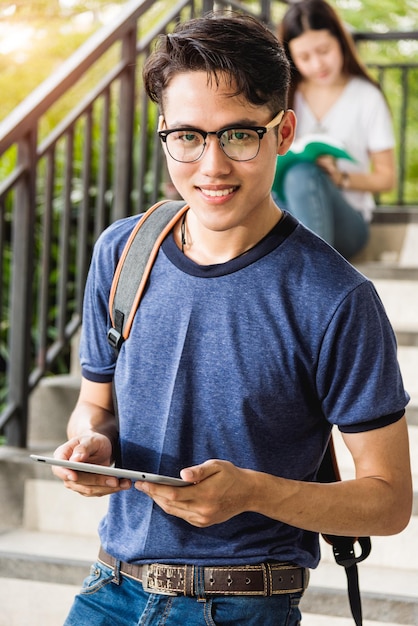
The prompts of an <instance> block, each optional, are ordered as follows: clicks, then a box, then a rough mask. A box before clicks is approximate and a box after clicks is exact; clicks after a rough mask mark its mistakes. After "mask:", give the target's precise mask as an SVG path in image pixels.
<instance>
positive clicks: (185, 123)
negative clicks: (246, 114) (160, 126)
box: [167, 119, 263, 132]
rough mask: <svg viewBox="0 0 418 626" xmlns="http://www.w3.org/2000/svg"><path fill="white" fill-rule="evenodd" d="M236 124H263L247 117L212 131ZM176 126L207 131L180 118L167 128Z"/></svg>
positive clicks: (171, 128) (172, 128)
mask: <svg viewBox="0 0 418 626" xmlns="http://www.w3.org/2000/svg"><path fill="white" fill-rule="evenodd" d="M236 126H237V127H245V128H247V127H249V126H250V127H251V126H257V127H259V126H263V125H262V124H260V122H258V121H255V120H249V119H241V120H234V121H233V122H230V123H228V124H224V125H223V126H221V127H220V128H217V129H214V132H215V131H216V130H222V128H235V127H236ZM167 127H168V126H167ZM176 128H189V129H190V130H205V131H207V129H206V128H202V127H201V126H194V125H193V124H190V123H189V122H182V121H181V120H175V121H174V122H173V123H172V124H170V128H169V130H174V129H176ZM209 132H210V131H209Z"/></svg>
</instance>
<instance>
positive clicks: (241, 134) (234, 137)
mask: <svg viewBox="0 0 418 626" xmlns="http://www.w3.org/2000/svg"><path fill="white" fill-rule="evenodd" d="M248 137H249V134H248V132H247V131H246V130H242V129H238V130H231V131H230V132H229V133H228V139H229V141H245V140H246V139H248Z"/></svg>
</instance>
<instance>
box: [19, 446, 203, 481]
mask: <svg viewBox="0 0 418 626" xmlns="http://www.w3.org/2000/svg"><path fill="white" fill-rule="evenodd" d="M30 458H31V459H32V460H33V461H39V462H40V463H47V464H48V465H57V466H59V467H68V468H69V469H72V470H75V471H76V472H88V473H89V474H102V475H105V476H115V477H116V478H129V479H130V480H132V481H133V482H135V481H137V480H141V481H145V482H149V483H158V484H160V485H172V486H174V487H186V486H187V485H192V484H193V483H189V482H187V481H186V480H183V479H182V478H172V477H171V476H160V475H159V474H150V473H149V472H140V471H137V470H128V469H122V468H120V467H108V466H106V465H95V464H93V463H80V462H78V461H64V460H63V459H54V458H53V457H48V456H39V455H38V454H31V455H30Z"/></svg>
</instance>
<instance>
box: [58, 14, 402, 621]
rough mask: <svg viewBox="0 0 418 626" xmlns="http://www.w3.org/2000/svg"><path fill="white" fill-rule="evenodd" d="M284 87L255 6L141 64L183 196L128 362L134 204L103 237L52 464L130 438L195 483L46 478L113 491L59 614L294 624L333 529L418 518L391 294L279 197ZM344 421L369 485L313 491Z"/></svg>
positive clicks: (135, 452)
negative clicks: (249, 13) (117, 325)
mask: <svg viewBox="0 0 418 626" xmlns="http://www.w3.org/2000/svg"><path fill="white" fill-rule="evenodd" d="M288 80H289V67H288V63H287V61H286V58H285V56H284V54H283V51H282V49H281V47H280V45H279V43H278V42H277V40H276V38H275V37H274V36H273V35H272V34H271V33H270V31H268V30H267V29H266V28H265V27H264V26H262V25H261V24H260V23H258V22H257V21H256V20H254V19H252V18H249V17H244V16H233V17H231V16H227V15H220V14H214V15H212V16H206V17H203V18H200V19H196V20H192V21H190V22H188V23H186V24H181V25H180V26H179V27H178V28H177V30H176V32H175V33H174V34H170V35H167V36H163V37H162V38H161V40H160V43H159V46H158V48H157V50H156V51H155V52H154V53H153V54H152V55H151V56H150V57H149V59H148V60H147V62H146V65H145V69H144V81H145V88H146V89H147V92H148V94H149V95H150V97H151V98H152V99H153V100H154V101H156V102H157V103H158V105H159V107H160V113H161V118H160V131H159V134H160V138H161V140H162V145H163V148H164V151H165V154H166V158H167V164H168V168H169V172H170V175H171V178H172V180H173V183H174V184H175V186H176V188H177V190H178V191H179V193H180V195H181V196H182V197H183V198H184V199H185V201H186V202H187V203H188V205H189V209H188V210H187V212H186V213H185V217H184V218H183V219H181V220H180V223H177V224H176V226H175V227H174V229H173V231H172V232H171V233H170V234H169V235H168V236H167V238H166V239H165V241H164V242H163V244H162V246H161V249H160V252H159V254H158V257H157V259H156V261H155V264H154V266H153V270H152V274H151V277H150V280H149V284H148V287H147V291H146V293H145V295H144V297H143V299H142V302H141V305H140V307H139V310H138V312H137V314H136V317H135V320H134V323H133V327H132V330H131V335H130V337H129V339H128V340H127V341H126V342H125V343H124V344H123V346H122V349H121V352H120V354H119V357H118V361H117V366H116V363H115V355H114V353H113V351H112V349H111V348H110V347H109V345H108V343H107V330H108V328H109V317H108V298H109V290H110V285H111V281H112V277H113V274H114V270H115V267H116V264H117V261H118V259H119V256H120V254H121V251H122V249H123V246H124V244H125V242H126V240H127V238H128V236H129V234H130V232H131V231H132V228H133V226H134V225H135V224H136V222H137V220H138V217H132V218H127V219H125V220H121V221H119V222H117V223H115V224H113V225H112V226H111V227H110V228H109V229H108V230H107V231H106V232H105V233H104V234H103V235H102V237H101V238H100V240H99V242H98V243H97V245H96V249H95V253H94V257H93V260H92V265H91V270H90V274H89V279H88V284H87V287H86V295H85V314H84V315H85V316H84V330H83V338H82V343H81V363H82V373H83V380H82V388H81V393H80V398H79V401H78V404H77V406H76V408H75V410H74V413H73V414H72V416H71V418H70V422H69V427H68V433H69V441H68V442H67V443H66V444H64V445H62V446H61V447H60V448H58V450H57V451H56V456H57V457H59V458H63V459H72V460H79V461H86V462H93V463H99V464H102V465H109V464H110V463H112V462H113V461H114V459H115V450H116V449H118V448H120V458H121V464H122V466H123V467H127V468H133V469H135V468H137V469H141V470H144V471H150V472H153V473H160V474H166V475H172V476H178V475H179V474H180V475H181V477H182V478H184V479H185V480H187V481H190V482H191V483H194V484H192V485H191V486H186V487H171V486H164V485H156V484H149V483H143V482H137V483H135V484H134V485H131V483H130V481H129V480H126V479H124V480H117V479H114V478H108V477H105V476H94V475H90V474H81V473H79V474H77V473H75V472H72V471H68V470H64V469H62V468H61V469H58V468H55V469H54V471H55V473H56V475H57V476H59V477H60V478H61V479H62V480H63V481H64V482H65V485H66V486H67V487H69V488H70V489H73V490H75V491H77V492H79V493H81V494H83V495H86V496H102V495H105V494H111V497H110V504H109V511H108V514H107V515H106V517H105V519H104V520H103V521H102V523H101V526H100V538H101V542H102V549H101V551H100V556H99V560H98V562H97V563H96V564H95V566H94V567H93V569H92V574H91V576H90V577H89V578H88V579H87V580H86V581H85V585H84V587H83V590H82V591H81V593H80V594H79V595H78V596H77V598H76V599H75V602H74V605H73V607H72V609H71V612H70V615H69V616H68V618H67V621H66V625H67V626H70V625H73V626H80V624H89V626H99V625H105V624H106V625H107V624H109V625H110V624H112V625H114V624H118V625H125V624H126V625H128V624H129V625H134V624H163V623H164V624H170V625H178V624H182V625H183V624H191V625H193V626H198V625H202V626H203V625H205V624H216V625H218V626H221V625H222V626H223V625H227V624H249V625H252V624H253V625H256V626H260V624H263V626H269V625H273V624H274V625H275V626H277V625H279V626H280V625H283V626H284V625H285V624H286V625H287V626H289V625H293V626H294V625H296V624H299V621H300V611H299V608H298V604H299V600H300V597H301V595H302V593H303V591H304V589H305V587H306V585H307V578H308V577H307V575H306V573H307V569H308V568H313V567H316V565H317V564H318V560H319V547H318V533H319V532H326V533H329V534H348V535H352V536H363V535H369V534H372V535H386V534H392V533H397V532H399V531H401V530H402V529H403V528H404V527H405V526H406V524H407V523H408V520H409V517H410V512H411V492H412V490H411V476H410V467H409V458H408V439H407V428H406V423H405V418H404V409H405V405H406V403H407V401H408V397H407V394H406V393H405V391H404V389H403V386H402V380H401V375H400V372H399V368H398V364H397V360H396V343H395V339H394V335H393V332H392V329H391V327H390V324H389V322H388V320H387V318H386V316H385V313H384V311H383V308H382V305H381V303H380V300H379V298H378V296H377V295H376V292H375V290H374V288H373V286H372V285H371V284H370V282H369V281H368V280H367V279H366V278H365V277H364V276H362V275H360V274H359V273H357V272H356V271H355V270H354V269H353V268H352V267H351V266H350V265H349V264H348V263H347V262H346V261H345V260H344V259H343V258H342V257H340V256H339V255H338V254H337V253H336V252H335V251H334V250H333V249H332V248H330V247H329V246H328V245H327V244H326V243H325V242H323V241H322V240H321V239H319V238H318V237H316V236H315V235H314V234H313V233H312V232H310V231H308V230H307V229H305V228H304V227H303V226H302V225H301V224H299V223H298V222H297V221H296V220H295V219H294V218H293V217H291V216H290V215H289V214H285V213H284V212H283V211H281V210H280V208H279V207H278V206H276V205H275V204H274V202H273V200H272V197H271V194H270V189H271V185H272V181H273V178H274V172H275V166H276V155H277V154H279V155H280V154H284V153H285V152H286V150H287V149H288V148H289V146H290V144H291V142H292V139H293V136H294V130H295V123H296V122H295V116H294V114H293V112H292V111H290V110H286V93H287V85H288ZM113 379H114V382H115V388H116V394H117V400H118V413H119V420H118V423H117V420H116V418H115V416H114V406H113V400H112V381H113ZM334 424H335V425H337V426H338V428H339V429H340V430H341V431H342V433H343V436H344V440H345V443H346V445H347V446H348V449H349V450H350V452H351V455H352V457H353V459H354V463H355V467H356V478H355V479H354V480H350V481H344V482H340V483H335V484H319V483H316V482H315V477H316V473H317V470H318V467H319V465H320V462H321V458H322V456H323V454H324V450H325V448H326V444H327V441H328V438H329V435H330V430H331V427H332V426H333V425H334ZM141 581H142V582H141ZM167 593H168V594H170V595H166V594H167Z"/></svg>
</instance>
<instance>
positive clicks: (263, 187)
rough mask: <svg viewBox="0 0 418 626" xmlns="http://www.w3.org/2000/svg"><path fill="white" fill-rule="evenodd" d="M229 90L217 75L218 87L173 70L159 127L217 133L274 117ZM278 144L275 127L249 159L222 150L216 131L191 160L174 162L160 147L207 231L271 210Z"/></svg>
mask: <svg viewBox="0 0 418 626" xmlns="http://www.w3.org/2000/svg"><path fill="white" fill-rule="evenodd" d="M232 92H233V86H232V88H231V86H230V85H229V84H228V81H225V80H224V79H222V78H221V81H220V83H219V85H216V82H215V80H212V81H210V82H208V77H207V74H206V72H186V73H182V74H177V75H176V76H175V77H174V78H173V79H172V80H171V82H170V83H169V85H168V87H167V88H166V90H165V92H164V124H163V128H164V129H168V130H170V129H174V128H184V127H186V128H190V129H198V130H203V131H217V130H220V129H222V128H225V127H228V126H229V127H233V126H234V125H238V126H242V125H247V126H266V125H267V124H268V123H269V122H270V121H271V120H272V118H273V117H274V114H272V112H271V111H270V109H269V108H268V107H267V106H254V105H252V104H250V103H248V102H247V101H246V100H245V99H244V98H243V97H241V96H231V93H232ZM277 112H278V111H276V112H275V113H277ZM282 142H283V138H282V135H281V131H280V130H279V137H278V136H277V129H276V130H270V131H269V132H267V133H266V134H265V135H264V137H263V138H262V139H261V143H260V150H259V153H258V155H257V156H256V157H255V158H254V159H252V160H250V161H234V160H232V159H230V158H229V157H228V156H227V155H226V154H225V153H224V152H223V151H222V149H221V147H220V145H219V140H218V138H217V137H216V135H208V137H207V138H206V143H207V145H206V147H205V149H204V152H203V155H202V157H201V158H200V159H199V160H197V161H195V162H192V163H179V162H177V161H175V160H174V159H173V158H172V157H171V156H170V155H169V154H167V150H166V156H167V164H168V169H169V172H170V175H171V178H172V181H173V183H174V185H175V186H176V188H177V190H178V192H179V193H180V195H181V196H182V197H183V198H184V199H185V200H186V202H187V203H188V204H190V207H191V209H192V210H193V212H194V213H195V215H196V217H197V218H198V219H199V221H200V222H201V224H202V226H204V227H205V228H208V229H210V230H213V231H227V230H229V229H234V228H237V227H240V226H246V227H248V228H251V227H252V225H254V224H255V223H257V222H258V221H259V220H260V219H263V212H264V211H266V212H269V211H271V209H272V205H273V200H272V198H271V194H270V191H271V186H272V183H273V179H274V173H275V167H276V156H277V152H278V145H279V144H280V143H282ZM163 145H164V144H163ZM164 147H165V145H164ZM285 151H286V150H285V149H284V152H285Z"/></svg>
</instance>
